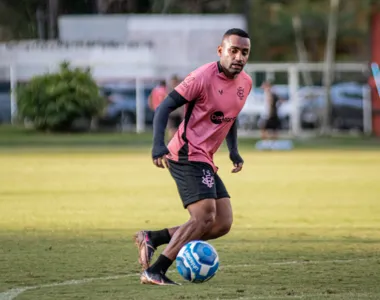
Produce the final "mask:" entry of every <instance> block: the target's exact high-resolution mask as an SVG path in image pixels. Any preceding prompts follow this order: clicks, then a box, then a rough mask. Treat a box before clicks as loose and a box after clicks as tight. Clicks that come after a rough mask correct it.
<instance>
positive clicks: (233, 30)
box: [223, 28, 249, 39]
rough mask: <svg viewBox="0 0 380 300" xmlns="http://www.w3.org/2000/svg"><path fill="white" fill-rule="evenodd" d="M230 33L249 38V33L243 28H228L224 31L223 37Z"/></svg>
mask: <svg viewBox="0 0 380 300" xmlns="http://www.w3.org/2000/svg"><path fill="white" fill-rule="evenodd" d="M230 35H237V36H240V37H243V38H247V39H249V34H248V33H247V32H246V31H244V30H243V29H240V28H231V29H228V30H227V31H226V32H225V33H224V35H223V38H225V37H227V36H230Z"/></svg>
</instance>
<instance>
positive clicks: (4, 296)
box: [0, 257, 374, 300]
mask: <svg viewBox="0 0 380 300" xmlns="http://www.w3.org/2000/svg"><path fill="white" fill-rule="evenodd" d="M371 259H374V258H373V257H372V258H358V259H346V260H344V259H336V260H309V261H307V260H305V261H296V260H295V261H278V262H267V263H255V264H237V265H226V266H221V267H220V269H233V268H248V267H254V266H256V265H263V264H264V265H300V264H324V263H351V262H357V261H367V260H371ZM169 272H175V270H172V271H169ZM139 275H140V273H130V274H124V275H114V276H104V277H93V278H84V279H76V280H66V281H62V282H56V283H47V284H40V285H34V286H26V287H19V288H13V289H10V290H8V291H6V292H2V293H0V300H14V299H15V298H16V297H17V296H19V295H21V294H22V293H24V292H26V291H30V290H36V289H43V288H51V287H57V286H67V285H79V284H85V283H89V282H93V281H96V280H103V281H106V280H115V279H120V278H127V277H137V276H139ZM315 296H317V295H315ZM297 297H298V298H302V297H310V295H305V296H288V297H287V298H290V299H291V298H297ZM277 298H278V297H277V296H273V297H271V296H262V297H260V296H258V297H256V298H241V299H277Z"/></svg>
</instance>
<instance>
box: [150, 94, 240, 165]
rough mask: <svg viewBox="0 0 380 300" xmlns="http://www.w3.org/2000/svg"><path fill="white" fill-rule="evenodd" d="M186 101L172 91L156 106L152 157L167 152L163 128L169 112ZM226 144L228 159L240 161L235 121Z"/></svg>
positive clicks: (235, 161) (234, 161) (160, 155)
mask: <svg viewBox="0 0 380 300" xmlns="http://www.w3.org/2000/svg"><path fill="white" fill-rule="evenodd" d="M186 103H188V101H187V100H186V99H185V98H184V97H182V96H181V95H180V94H179V93H178V92H177V91H175V90H174V91H172V92H171V93H170V94H169V95H168V96H167V97H166V98H165V100H164V101H163V102H162V103H161V104H160V105H159V106H158V107H157V109H156V111H155V113H154V119H153V149H152V157H153V159H156V158H159V157H162V156H164V155H165V154H168V153H169V150H168V148H167V147H166V145H165V129H166V126H167V123H168V119H169V114H170V113H171V112H172V111H174V110H175V109H177V108H179V107H181V106H182V105H184V104H186ZM226 142H227V146H228V149H229V152H230V159H231V160H232V162H233V163H235V164H237V163H242V162H243V159H242V158H241V157H240V155H239V152H238V146H237V122H236V121H235V122H234V124H233V125H232V127H231V129H230V131H229V132H228V134H227V136H226Z"/></svg>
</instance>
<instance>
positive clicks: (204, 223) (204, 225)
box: [191, 211, 216, 233]
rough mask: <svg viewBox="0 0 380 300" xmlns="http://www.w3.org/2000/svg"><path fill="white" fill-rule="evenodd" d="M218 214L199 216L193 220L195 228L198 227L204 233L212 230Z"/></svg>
mask: <svg viewBox="0 0 380 300" xmlns="http://www.w3.org/2000/svg"><path fill="white" fill-rule="evenodd" d="M215 217H216V212H214V211H209V212H205V213H204V214H201V215H199V216H194V217H192V218H191V221H192V223H193V224H194V227H197V228H198V229H199V230H200V231H201V232H202V233H206V232H208V231H210V230H211V229H212V227H213V226H214V223H215Z"/></svg>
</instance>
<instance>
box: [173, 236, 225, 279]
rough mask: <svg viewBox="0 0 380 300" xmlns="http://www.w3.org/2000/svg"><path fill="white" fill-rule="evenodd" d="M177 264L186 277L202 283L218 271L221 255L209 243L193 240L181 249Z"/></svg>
mask: <svg viewBox="0 0 380 300" xmlns="http://www.w3.org/2000/svg"><path fill="white" fill-rule="evenodd" d="M176 265H177V270H178V272H179V274H181V276H182V277H183V278H184V279H186V280H188V281H190V282H194V283H201V282H205V281H207V280H209V279H211V278H212V277H213V276H214V275H215V273H216V271H218V268H219V256H218V253H217V252H216V250H215V248H214V247H213V246H211V245H210V244H209V243H207V242H204V241H191V242H189V243H187V244H186V245H185V246H183V247H182V249H181V250H180V251H179V253H178V255H177V258H176Z"/></svg>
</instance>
